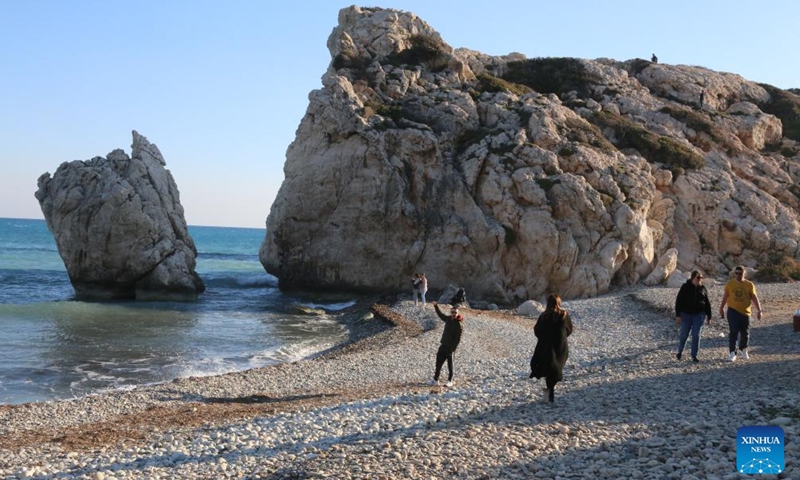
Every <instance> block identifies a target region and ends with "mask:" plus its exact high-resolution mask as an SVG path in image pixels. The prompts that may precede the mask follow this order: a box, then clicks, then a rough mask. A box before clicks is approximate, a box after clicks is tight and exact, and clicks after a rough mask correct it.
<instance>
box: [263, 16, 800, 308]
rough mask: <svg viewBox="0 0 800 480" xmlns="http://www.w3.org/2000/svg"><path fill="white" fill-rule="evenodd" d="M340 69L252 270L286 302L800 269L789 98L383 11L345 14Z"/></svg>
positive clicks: (295, 153)
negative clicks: (461, 39) (488, 44)
mask: <svg viewBox="0 0 800 480" xmlns="http://www.w3.org/2000/svg"><path fill="white" fill-rule="evenodd" d="M534 48H535V47H534ZM328 49H329V50H330V54H331V61H330V64H329V65H328V69H327V71H326V72H325V74H324V75H323V77H322V88H320V89H318V90H314V91H312V92H311V93H310V95H309V105H308V109H307V111H306V114H305V116H304V117H303V119H302V121H301V123H300V126H299V127H298V129H297V135H296V138H295V140H294V141H293V142H292V144H291V145H290V146H289V148H288V150H287V153H286V163H285V165H284V174H285V179H284V182H283V184H282V186H281V189H280V191H279V192H278V195H277V198H276V199H275V201H274V203H273V205H272V209H271V211H270V213H269V217H268V218H267V234H266V238H265V241H264V243H263V244H262V247H261V251H260V259H261V262H262V264H263V265H264V267H265V268H266V270H267V271H268V272H269V273H271V274H273V275H275V276H277V277H278V278H279V280H280V285H281V287H282V288H313V289H340V290H347V291H353V290H379V291H387V290H389V291H391V290H393V291H397V292H410V286H409V285H408V283H409V282H408V279H409V278H411V276H412V275H413V274H414V273H417V272H424V273H425V274H426V276H427V277H428V279H429V285H430V289H431V290H432V291H433V292H436V291H440V290H441V289H442V288H444V286H446V285H448V284H456V285H460V286H463V287H464V288H466V290H467V291H468V292H470V298H471V299H481V300H487V301H493V302H508V303H511V304H516V303H520V302H521V301H524V300H527V299H535V300H539V299H541V298H543V296H544V295H546V294H547V293H550V292H557V293H559V294H561V296H562V297H565V298H575V297H588V296H594V295H598V294H602V293H605V292H607V291H608V290H609V288H610V286H612V285H631V284H635V283H640V282H642V281H644V280H645V279H647V278H648V277H649V276H650V275H651V273H652V272H653V270H654V269H656V268H663V267H664V266H665V265H667V264H668V265H669V267H671V268H675V269H678V270H681V271H691V270H693V269H695V268H698V269H700V270H703V271H704V272H707V274H710V275H717V274H720V275H721V274H725V273H727V271H729V270H730V268H731V267H732V266H733V265H736V264H745V265H748V266H762V267H763V266H768V265H775V264H776V263H780V262H781V259H785V258H791V259H795V260H797V259H800V250H799V249H798V239H800V189H799V188H798V182H800V146H798V143H797V141H798V140H800V129H798V128H797V126H796V125H797V120H796V116H797V112H800V97H798V96H797V95H795V94H794V93H792V92H789V91H785V90H781V89H778V88H775V87H772V86H769V85H762V84H757V83H754V82H751V81H748V80H745V79H744V78H742V77H740V76H738V75H735V74H731V73H724V72H715V71H712V70H709V69H706V68H703V67H695V66H685V65H670V64H665V63H653V62H649V61H647V60H643V59H632V60H627V61H616V60H612V59H596V60H587V59H577V58H533V59H527V58H526V57H525V56H524V55H522V54H519V53H511V54H508V55H504V56H490V55H486V54H483V53H480V52H475V51H472V50H467V49H453V47H451V46H450V45H448V44H447V43H446V42H445V41H444V40H443V39H442V38H441V36H440V35H439V34H438V33H437V32H436V31H435V30H434V29H433V28H432V27H431V26H430V25H428V24H427V23H426V22H424V21H423V20H422V19H420V18H419V17H417V16H416V15H414V14H413V13H409V12H402V11H397V10H391V9H381V8H358V7H349V8H345V9H342V10H341V11H340V13H339V24H338V26H337V27H336V28H334V30H333V32H332V33H331V35H330V37H329V39H328ZM701 92H703V97H704V104H703V107H702V108H700V107H699V105H698V99H699V95H700V93H701ZM784 130H785V131H784ZM665 256H669V257H670V258H669V259H667V258H664V257H665ZM662 258H663V259H664V261H662ZM667 260H669V261H668V262H667ZM659 265H661V267H659ZM666 273H667V272H661V273H659V274H657V275H655V276H653V277H651V280H650V281H651V282H663V281H666V280H665V279H666V278H667V277H666Z"/></svg>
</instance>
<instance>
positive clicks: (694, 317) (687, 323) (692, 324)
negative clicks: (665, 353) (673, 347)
mask: <svg viewBox="0 0 800 480" xmlns="http://www.w3.org/2000/svg"><path fill="white" fill-rule="evenodd" d="M705 317H706V314H705V313H686V312H681V332H680V334H679V337H678V353H683V347H684V346H685V345H686V340H687V339H688V338H689V331H690V330H691V332H692V358H695V357H696V356H697V351H698V350H700V330H701V329H702V328H703V322H704V321H705Z"/></svg>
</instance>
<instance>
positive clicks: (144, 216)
mask: <svg viewBox="0 0 800 480" xmlns="http://www.w3.org/2000/svg"><path fill="white" fill-rule="evenodd" d="M165 166H166V162H165V161H164V158H163V157H162V156H161V152H160V151H159V150H158V147H156V146H155V145H153V144H151V143H150V142H148V141H147V139H146V138H145V137H143V136H142V135H139V134H138V133H137V132H135V131H134V132H133V145H132V152H131V156H130V157H128V155H127V154H126V153H125V152H123V151H122V150H114V151H113V152H111V153H109V154H108V156H107V157H106V158H103V157H95V158H93V159H91V160H88V161H85V162H84V161H79V160H76V161H73V162H64V163H62V164H61V165H60V166H59V167H58V170H56V172H55V174H53V176H52V177H51V176H50V174H49V173H45V174H44V175H42V176H41V177H40V178H39V189H38V190H37V191H36V198H37V199H38V200H39V204H40V205H41V207H42V212H43V213H44V218H45V220H46V222H47V227H48V228H49V229H50V231H51V232H52V233H53V236H54V237H55V240H56V244H57V245H58V252H59V253H60V254H61V258H62V259H63V260H64V265H65V266H66V268H67V272H68V273H69V278H70V281H71V282H72V286H73V287H74V288H75V293H76V296H77V297H78V298H82V299H137V300H195V299H196V298H197V295H198V294H199V293H201V292H203V291H204V290H205V286H204V285H203V282H202V280H201V279H200V277H199V276H198V275H197V273H196V272H195V260H196V258H197V250H196V249H195V246H194V242H193V241H192V238H191V237H190V236H189V230H188V228H187V226H186V220H185V219H184V217H183V207H182V206H181V204H180V198H179V193H178V187H177V186H176V184H175V180H174V179H173V178H172V175H171V174H170V173H169V171H168V170H167V169H166V168H165Z"/></svg>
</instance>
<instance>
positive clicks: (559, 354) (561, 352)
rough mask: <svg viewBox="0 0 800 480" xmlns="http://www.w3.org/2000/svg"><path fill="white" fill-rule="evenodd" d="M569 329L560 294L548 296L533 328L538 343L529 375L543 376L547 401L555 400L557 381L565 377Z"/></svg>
mask: <svg viewBox="0 0 800 480" xmlns="http://www.w3.org/2000/svg"><path fill="white" fill-rule="evenodd" d="M572 330H573V326H572V319H571V318H570V315H569V312H568V311H566V310H564V309H563V308H561V297H560V296H559V295H558V294H555V293H554V294H551V295H549V296H548V297H547V307H546V308H545V310H544V312H542V314H541V315H539V319H538V320H537V321H536V325H535V326H534V327H533V333H534V335H536V338H537V342H536V348H535V349H534V350H533V357H532V358H531V375H530V378H533V377H536V378H542V377H544V378H545V384H546V385H547V392H548V400H549V401H550V402H554V401H555V387H556V384H557V383H558V382H560V381H561V380H563V378H564V365H565V364H566V363H567V359H568V358H569V344H568V343H567V337H569V336H570V335H571V334H572Z"/></svg>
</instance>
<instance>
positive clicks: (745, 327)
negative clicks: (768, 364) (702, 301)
mask: <svg viewBox="0 0 800 480" xmlns="http://www.w3.org/2000/svg"><path fill="white" fill-rule="evenodd" d="M733 273H734V275H735V277H736V278H732V279H731V280H728V283H726V284H725V293H723V294H722V303H720V305H719V316H720V317H722V318H725V311H724V309H725V305H726V304H727V305H728V327H729V328H730V330H729V332H728V351H729V352H730V353H728V360H729V361H731V362H735V361H736V357H737V355H736V340H737V338H738V339H739V354H740V355H741V356H742V359H744V360H747V359H749V358H750V354H748V353H747V344H748V342H749V340H750V312H751V310H750V309H751V307H752V306H753V305H755V306H756V308H757V309H758V316H757V317H756V318H757V319H759V320H761V314H762V313H764V310H763V309H762V308H761V303H760V302H759V301H758V295H757V294H756V286H755V285H754V284H753V282H751V281H750V280H745V278H744V277H745V270H744V266H743V265H739V266H737V267H736V268H734V269H733Z"/></svg>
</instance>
